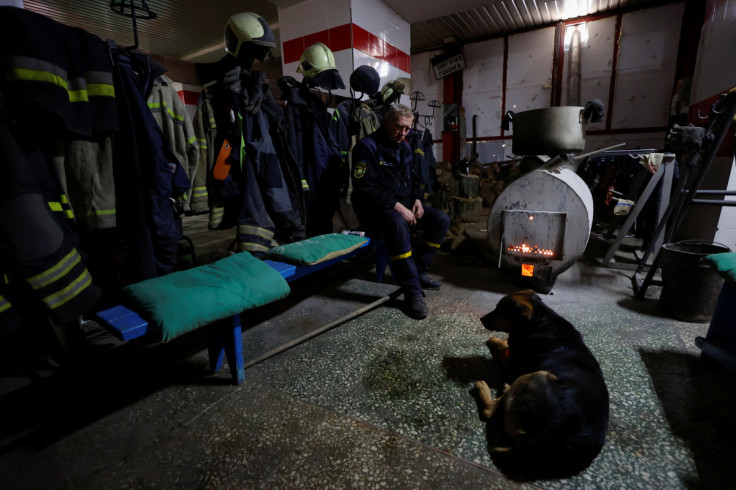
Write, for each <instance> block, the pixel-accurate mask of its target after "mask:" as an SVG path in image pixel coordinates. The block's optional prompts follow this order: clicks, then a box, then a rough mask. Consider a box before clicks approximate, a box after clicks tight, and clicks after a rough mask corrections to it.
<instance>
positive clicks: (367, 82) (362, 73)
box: [350, 65, 381, 98]
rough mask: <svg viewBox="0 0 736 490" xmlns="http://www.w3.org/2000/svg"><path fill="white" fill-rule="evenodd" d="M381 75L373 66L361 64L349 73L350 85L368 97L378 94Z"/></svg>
mask: <svg viewBox="0 0 736 490" xmlns="http://www.w3.org/2000/svg"><path fill="white" fill-rule="evenodd" d="M380 84H381V77H380V76H379V75H378V72H377V71H376V69H375V68H373V67H372V66H370V65H362V66H359V67H358V68H356V69H355V71H354V72H353V74H352V75H350V87H352V89H353V90H354V91H356V92H363V93H364V94H366V95H367V96H368V97H370V98H375V96H376V94H378V87H379V86H380Z"/></svg>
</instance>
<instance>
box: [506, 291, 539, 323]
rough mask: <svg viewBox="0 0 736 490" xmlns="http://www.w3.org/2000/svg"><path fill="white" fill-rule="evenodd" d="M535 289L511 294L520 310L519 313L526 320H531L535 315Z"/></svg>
mask: <svg viewBox="0 0 736 490" xmlns="http://www.w3.org/2000/svg"><path fill="white" fill-rule="evenodd" d="M535 296H536V295H535V293H534V291H532V290H530V289H527V290H525V291H519V292H516V293H514V294H512V295H511V300H512V301H513V302H514V305H515V306H516V308H517V309H518V310H519V314H520V316H521V317H522V318H525V319H526V320H531V319H532V317H533V316H534V303H533V300H534V297H535Z"/></svg>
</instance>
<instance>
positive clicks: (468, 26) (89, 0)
mask: <svg viewBox="0 0 736 490" xmlns="http://www.w3.org/2000/svg"><path fill="white" fill-rule="evenodd" d="M300 1H301V0H273V1H268V0H247V1H244V0H217V1H215V2H202V1H199V0H178V1H174V0H148V1H147V2H146V4H147V6H148V7H149V8H150V10H152V11H153V12H155V13H156V15H157V18H156V19H150V20H145V19H139V20H138V21H137V27H138V40H139V49H141V50H142V51H145V52H148V53H153V54H158V55H162V56H168V57H171V58H175V59H184V60H188V61H203V62H209V61H216V60H217V59H219V58H220V57H221V56H222V55H223V51H222V38H223V29H224V26H225V23H226V22H227V19H228V17H230V15H232V14H234V13H238V12H243V11H252V12H257V13H259V14H260V15H262V16H263V17H264V18H265V19H266V20H267V21H268V22H269V24H270V25H271V26H272V28H273V30H274V34H275V35H276V36H277V37H278V8H279V6H280V7H289V6H291V5H294V4H296V3H299V2H300ZM315 1H316V0H315ZM382 1H383V3H384V4H386V5H387V6H388V7H389V8H391V9H392V10H394V11H395V12H397V14H399V15H400V16H401V17H403V18H404V19H405V20H406V21H408V22H409V23H410V24H411V51H412V53H417V52H421V51H426V50H430V49H437V48H441V47H442V46H443V41H444V39H445V38H446V37H449V36H455V37H456V38H457V39H458V40H460V41H461V42H471V41H476V40H481V39H486V38H490V37H494V36H499V35H502V34H505V33H509V32H515V31H520V30H525V29H530V28H533V27H536V26H540V25H546V24H551V23H554V22H557V21H560V20H563V19H567V18H571V17H573V18H574V17H580V16H588V15H599V14H605V13H611V12H615V11H618V10H624V9H631V8H640V7H645V6H649V5H653V4H661V3H668V2H666V1H663V0H455V1H453V2H448V1H447V0H423V1H422V2H421V3H419V2H414V1H412V0H382ZM127 2H128V0H126V4H127ZM118 3H119V0H118ZM23 4H24V6H25V8H27V9H28V10H32V11H35V12H38V13H41V14H44V15H46V16H48V17H51V18H53V19H55V20H57V21H59V22H61V23H64V24H67V25H72V26H76V27H81V28H83V29H85V30H87V31H89V32H91V33H93V34H96V35H97V36H99V37H101V38H103V39H113V40H115V41H116V42H117V43H118V44H120V45H123V46H130V45H132V44H134V35H133V22H132V19H130V18H128V17H123V16H121V15H119V14H118V13H115V12H113V11H112V10H111V9H110V6H109V5H110V1H109V0H76V1H74V0H24V2H23ZM135 4H136V5H137V6H140V5H142V2H141V0H136V3H135ZM273 54H274V55H275V56H277V57H278V56H279V53H278V51H276V52H274V53H273Z"/></svg>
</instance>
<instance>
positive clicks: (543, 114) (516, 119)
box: [512, 106, 585, 155]
mask: <svg viewBox="0 0 736 490" xmlns="http://www.w3.org/2000/svg"><path fill="white" fill-rule="evenodd" d="M583 109H584V108H583V107H578V106H562V107H548V108H545V109H533V110H530V111H524V112H518V113H516V114H514V115H513V119H512V122H513V129H514V131H513V135H512V136H513V143H512V151H513V152H514V154H516V155H557V154H559V153H579V152H581V151H583V149H584V148H585V128H584V123H585V121H584V119H583Z"/></svg>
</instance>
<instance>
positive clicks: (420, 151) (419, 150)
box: [414, 148, 424, 156]
mask: <svg viewBox="0 0 736 490" xmlns="http://www.w3.org/2000/svg"><path fill="white" fill-rule="evenodd" d="M414 153H419V154H420V155H422V156H424V150H422V149H421V148H417V149H416V150H414Z"/></svg>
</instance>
